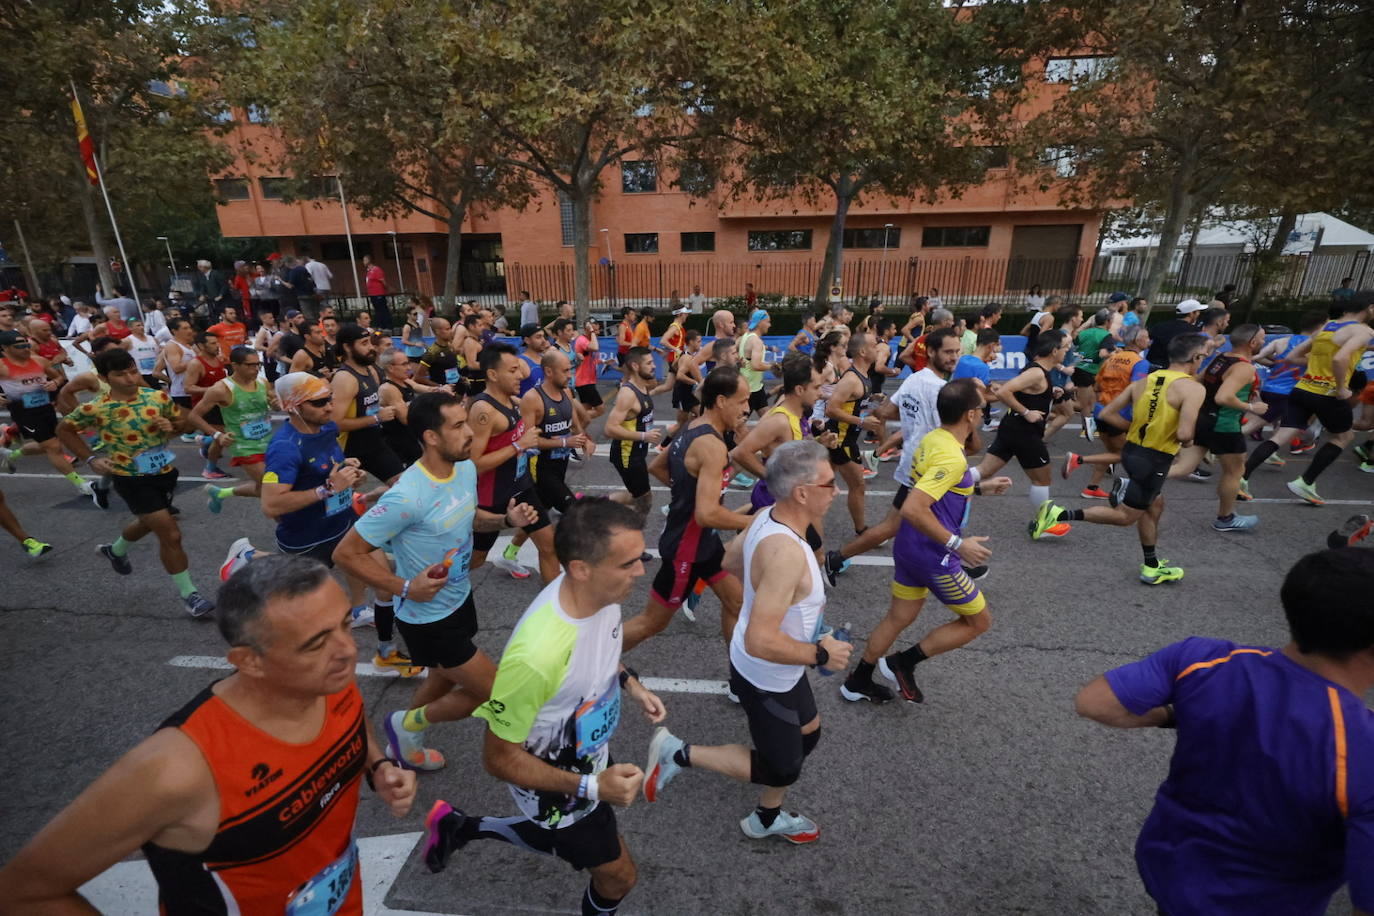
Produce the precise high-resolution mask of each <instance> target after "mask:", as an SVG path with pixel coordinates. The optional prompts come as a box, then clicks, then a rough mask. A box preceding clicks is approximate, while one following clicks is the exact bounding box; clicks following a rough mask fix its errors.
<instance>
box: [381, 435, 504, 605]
mask: <svg viewBox="0 0 1374 916" xmlns="http://www.w3.org/2000/svg"><path fill="white" fill-rule="evenodd" d="M476 511H477V468H476V466H475V465H473V463H472V462H471V461H458V462H455V463H454V465H453V473H451V474H450V475H449V476H448V477H445V478H439V477H434V476H433V475H431V474H430V473H429V471H427V470H425V467H424V465H422V464H420V463H419V462H418V461H417V462H416V463H415V464H412V465H411V466H410V467H408V468H406V470H405V472H404V473H403V474H401V476H400V477H398V478H397V479H396V482H395V483H394V484H392V485H391V489H389V490H387V491H386V492H385V493H383V494H382V497H381V499H379V500H377V504H376V505H375V506H373V507H372V508H371V509H369V510H368V511H367V513H366V514H365V515H363V517H362V518H360V519H358V521H357V523H356V524H355V527H356V529H357V531H358V534H359V535H361V536H362V539H363V540H365V541H367V542H368V543H369V544H371V545H372V546H374V547H387V549H388V550H389V551H390V552H391V554H392V555H393V556H394V557H395V558H396V575H398V576H400V577H401V578H403V579H413V578H415V577H416V576H418V575H421V574H422V573H423V572H424V571H425V570H426V569H428V568H429V567H431V566H433V565H434V564H435V563H440V562H443V560H444V557H445V556H447V555H448V552H449V551H450V550H453V549H456V550H457V551H458V552H457V553H455V554H454V555H453V565H452V566H450V567H449V570H448V582H447V583H445V585H444V587H443V588H442V589H440V590H439V594H437V595H435V596H434V597H433V598H432V599H430V600H429V601H416V600H414V599H407V600H405V601H402V602H399V603H398V604H397V606H396V616H397V617H399V618H400V619H402V620H404V621H405V622H406V623H433V622H434V621H436V620H442V619H443V618H445V617H447V616H449V615H450V614H452V613H453V612H454V610H456V609H457V608H458V607H459V606H460V605H462V603H463V602H464V601H466V600H467V599H468V595H469V593H471V591H472V585H471V583H470V582H469V581H468V563H469V562H470V561H471V559H472V520H473V517H474V516H475V515H476Z"/></svg>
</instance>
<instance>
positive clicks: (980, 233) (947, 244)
mask: <svg viewBox="0 0 1374 916" xmlns="http://www.w3.org/2000/svg"><path fill="white" fill-rule="evenodd" d="M991 231H992V227H991V226H931V227H930V228H928V229H924V230H922V232H921V246H922V247H923V248H985V247H987V244H988V236H989V235H990V234H991Z"/></svg>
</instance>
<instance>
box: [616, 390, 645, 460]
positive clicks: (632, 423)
mask: <svg viewBox="0 0 1374 916" xmlns="http://www.w3.org/2000/svg"><path fill="white" fill-rule="evenodd" d="M620 387H621V388H622V389H625V388H628V389H630V390H631V391H633V392H634V393H635V398H637V399H638V402H639V403H637V404H636V405H635V411H634V413H632V414H627V415H626V417H625V419H624V421H622V422H621V424H620V426H621V428H622V429H627V430H630V431H631V432H638V433H642V432H645V431H646V430H648V428H649V424H651V423H653V422H654V399H653V398H651V397H649V394H648V392H645V391H640V390H639V388H637V387H635V386H634V385H632V384H630V383H629V382H621V383H620ZM648 453H649V443H647V442H639V441H636V440H634V439H616V440H615V442H614V443H612V448H611V464H615V465H619V466H620V467H622V468H627V467H629V466H630V463H631V462H636V463H638V462H641V461H643V460H644V457H645V455H647V454H648Z"/></svg>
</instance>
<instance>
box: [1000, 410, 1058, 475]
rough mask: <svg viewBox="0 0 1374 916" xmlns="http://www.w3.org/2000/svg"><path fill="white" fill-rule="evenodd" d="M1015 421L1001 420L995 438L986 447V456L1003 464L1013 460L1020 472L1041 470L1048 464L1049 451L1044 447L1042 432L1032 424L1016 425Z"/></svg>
mask: <svg viewBox="0 0 1374 916" xmlns="http://www.w3.org/2000/svg"><path fill="white" fill-rule="evenodd" d="M1017 419H1018V418H1014V417H1006V418H1005V419H1003V420H1002V422H1001V424H1000V425H998V427H997V438H995V439H993V440H992V445H989V446H988V454H989V455H994V456H996V457H997V458H1000V459H1001V460H1002V461H1003V462H1009V461H1011V459H1012V458H1015V459H1016V461H1017V462H1018V463H1019V464H1020V465H1021V468H1022V470H1026V471H1030V470H1034V469H1035V468H1043V467H1044V466H1045V465H1047V464H1049V463H1050V450H1049V448H1048V447H1047V446H1046V445H1045V435H1044V432H1043V431H1042V430H1041V429H1040V428H1039V427H1037V426H1034V425H1033V424H1030V423H1026V422H1019V423H1018V422H1016V420H1017Z"/></svg>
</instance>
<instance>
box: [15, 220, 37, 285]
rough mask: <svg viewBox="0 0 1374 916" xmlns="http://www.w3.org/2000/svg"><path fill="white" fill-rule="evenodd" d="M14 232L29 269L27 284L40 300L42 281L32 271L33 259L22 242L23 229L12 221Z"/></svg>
mask: <svg viewBox="0 0 1374 916" xmlns="http://www.w3.org/2000/svg"><path fill="white" fill-rule="evenodd" d="M14 231H15V232H16V233H17V234H18V235H19V247H20V248H22V249H23V250H24V263H25V264H26V265H28V268H29V283H30V285H32V286H33V294H34V295H35V296H37V297H38V298H39V299H42V298H43V281H42V280H41V279H39V277H38V271H36V270H34V269H33V258H32V257H30V256H29V243H28V242H26V241H24V228H23V227H22V226H20V225H19V220H15V221H14Z"/></svg>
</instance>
